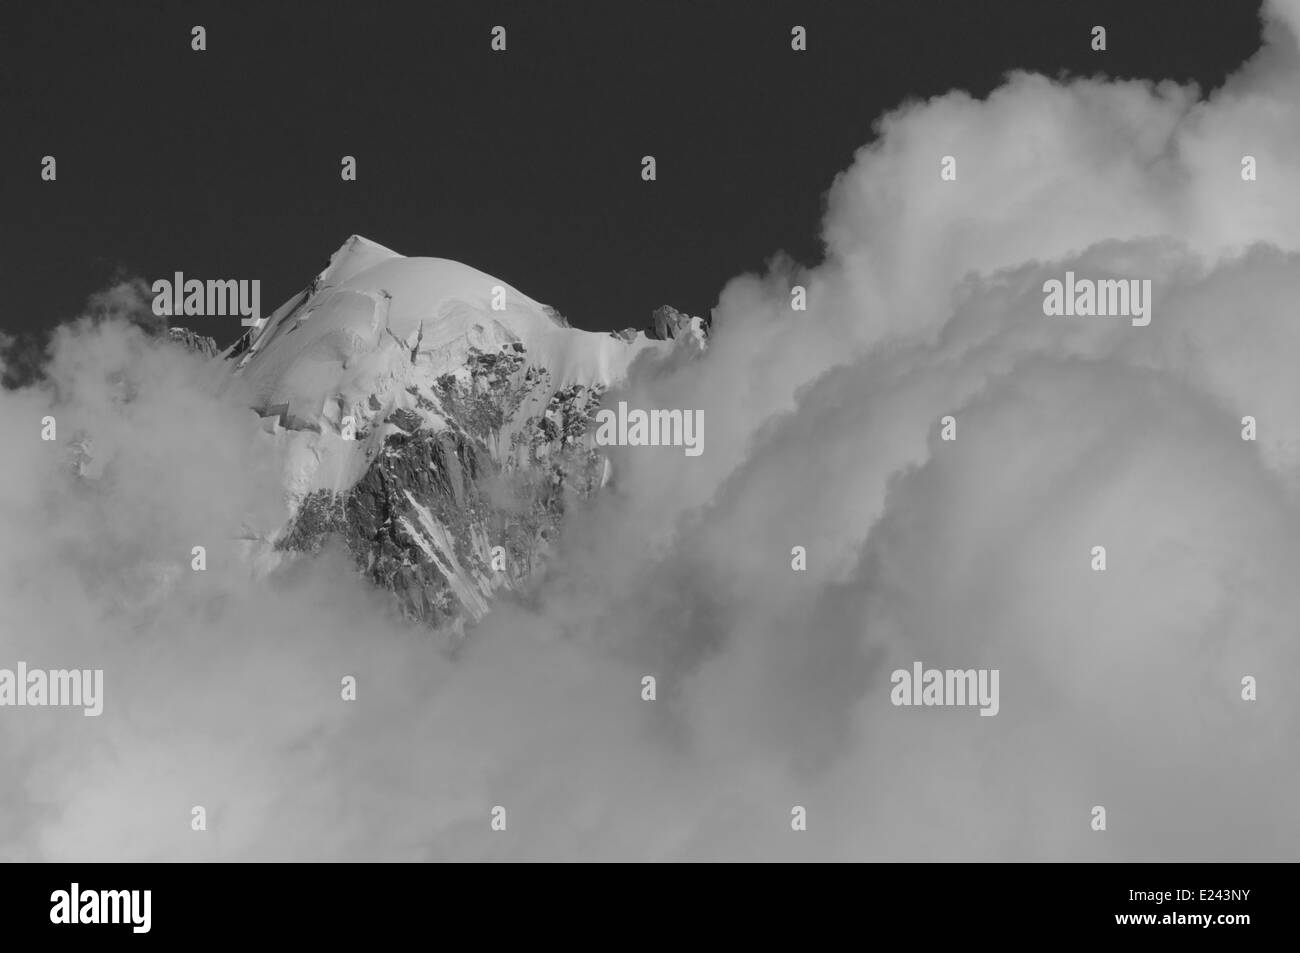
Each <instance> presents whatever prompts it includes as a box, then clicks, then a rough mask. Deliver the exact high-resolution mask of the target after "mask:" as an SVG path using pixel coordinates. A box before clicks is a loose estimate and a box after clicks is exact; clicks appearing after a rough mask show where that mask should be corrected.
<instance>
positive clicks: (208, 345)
mask: <svg viewBox="0 0 1300 953" xmlns="http://www.w3.org/2000/svg"><path fill="white" fill-rule="evenodd" d="M167 337H168V339H169V340H171V341H172V342H174V343H176V344H179V345H180V346H181V347H183V348H185V349H186V350H187V351H193V352H194V353H195V354H201V355H203V356H204V357H216V356H217V354H218V352H219V351H220V350H221V349H220V348H218V347H217V342H216V340H215V339H214V338H210V337H206V336H204V335H202V334H196V333H195V332H194V331H191V330H190V329H189V328H168V329H167Z"/></svg>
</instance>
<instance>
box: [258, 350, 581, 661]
mask: <svg viewBox="0 0 1300 953" xmlns="http://www.w3.org/2000/svg"><path fill="white" fill-rule="evenodd" d="M466 366H467V368H468V369H469V371H470V374H469V379H468V380H466V379H465V378H464V377H463V376H462V377H457V376H456V375H453V374H447V375H444V376H443V377H441V378H439V379H438V380H437V381H436V382H435V386H434V388H433V392H434V396H435V398H436V403H434V402H432V401H430V400H429V399H428V398H425V397H423V396H421V395H420V394H418V393H415V394H413V395H412V396H414V397H416V398H417V403H416V410H410V409H404V408H401V409H398V410H395V411H393V412H392V413H391V414H389V415H388V417H387V418H385V420H384V421H383V423H388V424H391V425H392V426H393V427H394V428H396V430H395V432H392V433H390V434H389V435H388V436H387V438H386V439H385V441H384V443H383V446H382V449H381V450H380V451H379V452H378V453H377V454H376V455H375V458H374V459H373V461H372V462H371V464H370V467H369V469H368V470H367V471H366V473H365V475H364V476H363V477H362V478H361V480H359V481H358V482H357V483H356V484H355V485H354V486H353V487H352V488H351V489H349V490H348V491H347V492H345V493H341V494H335V493H332V492H330V491H325V490H321V491H317V492H314V493H311V494H309V495H308V496H307V497H306V498H304V499H303V501H302V502H301V504H300V506H299V509H298V512H297V514H296V516H295V518H294V520H293V522H292V523H291V525H290V527H289V529H288V531H287V532H286V533H285V535H284V536H283V537H282V538H281V539H280V541H279V542H278V544H277V546H278V548H281V549H286V550H298V551H306V552H317V551H319V550H320V548H321V546H322V545H324V543H325V542H326V540H327V539H329V538H331V537H334V538H338V539H340V540H341V541H342V542H343V543H344V544H345V545H346V547H347V549H348V551H349V552H350V553H351V555H352V557H353V558H354V559H355V561H356V564H357V568H358V569H359V570H360V571H361V572H362V573H363V574H365V575H366V576H367V577H368V578H369V579H371V580H372V581H373V582H374V583H375V584H377V585H380V586H383V587H384V588H386V589H388V590H389V591H391V592H392V593H393V595H394V597H395V598H396V599H397V601H398V604H399V605H400V607H401V611H402V612H403V614H404V615H405V616H406V617H407V618H409V619H411V620H413V621H417V622H419V623H422V624H424V625H427V626H429V627H430V628H434V629H437V630H440V631H443V632H445V633H448V634H450V635H451V636H452V639H453V641H455V640H457V639H458V638H459V637H461V636H463V634H464V627H465V625H466V624H467V623H469V622H472V621H475V620H477V619H478V618H481V617H482V615H483V614H485V613H486V612H487V609H488V604H489V601H490V600H491V598H492V596H493V594H494V593H495V592H496V591H497V590H499V589H501V588H515V587H517V586H518V585H519V584H520V583H522V582H523V580H525V579H526V578H528V576H530V575H531V574H532V573H533V572H534V571H535V570H536V569H537V568H538V567H539V566H540V564H541V563H542V561H544V559H545V554H546V552H547V550H548V548H549V545H550V543H551V542H552V540H553V539H554V537H555V535H556V533H557V532H558V529H559V525H560V523H561V521H562V520H563V517H564V514H565V511H566V508H567V507H568V506H569V505H570V502H571V501H572V500H574V499H577V498H585V497H586V496H588V495H590V494H591V493H593V492H595V491H596V490H597V489H598V488H599V486H600V480H601V476H602V474H603V472H604V460H603V458H602V457H600V456H599V455H598V454H597V453H596V452H595V451H594V450H592V449H590V448H589V447H588V446H587V442H586V440H585V436H586V434H587V432H588V431H589V430H590V429H591V428H592V427H593V425H594V418H595V413H596V410H597V409H599V401H600V397H601V389H600V388H599V387H595V388H589V387H586V386H583V385H580V384H575V385H571V386H569V387H565V388H561V389H558V390H556V389H553V387H552V385H551V383H550V372H549V371H547V370H546V369H545V368H542V367H537V366H527V365H526V363H525V352H524V350H523V346H522V345H519V344H512V345H507V346H505V347H503V348H502V349H501V351H500V352H498V353H478V352H474V353H471V355H470V359H469V361H468V362H467V365H466ZM525 405H527V407H528V408H530V409H531V408H537V409H540V413H532V414H529V415H527V416H523V414H524V408H525ZM426 412H427V413H429V414H430V415H431V417H432V415H435V414H436V415H437V417H438V418H439V422H438V424H437V426H436V427H434V426H431V425H430V424H429V423H428V422H427V421H426V418H425V417H424V416H423V414H424V413H426ZM362 435H363V434H359V436H362ZM497 547H500V549H497ZM494 555H495V558H494Z"/></svg>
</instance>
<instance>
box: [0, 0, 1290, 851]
mask: <svg viewBox="0 0 1300 953" xmlns="http://www.w3.org/2000/svg"><path fill="white" fill-rule="evenodd" d="M1298 32H1300V5H1298V4H1296V3H1295V2H1287V3H1277V2H1275V3H1272V4H1271V5H1269V6H1268V8H1267V21H1266V24H1265V31H1264V37H1265V46H1264V48H1263V49H1262V50H1261V52H1260V53H1259V54H1258V56H1257V57H1255V58H1254V59H1253V60H1252V61H1251V62H1250V63H1248V64H1245V65H1244V66H1243V68H1242V69H1241V70H1240V71H1239V73H1238V74H1237V75H1236V76H1234V77H1232V78H1231V79H1230V80H1229V81H1228V83H1227V84H1226V85H1225V86H1224V87H1223V88H1222V89H1219V90H1215V91H1213V92H1211V93H1208V94H1203V93H1202V91H1199V90H1196V89H1191V88H1187V87H1181V86H1178V85H1175V84H1170V83H1163V84H1151V83H1142V82H1132V81H1124V82H1116V81H1109V80H1106V79H1101V78H1094V79H1076V80H1069V81H1058V80H1049V79H1046V78H1044V77H1041V76H1034V75H1029V74H1023V73H1017V74H1012V75H1010V76H1008V78H1007V80H1006V82H1005V83H1004V85H1003V86H1002V87H1000V88H999V89H998V90H996V91H995V92H994V93H993V94H991V95H990V96H989V97H988V98H987V99H985V100H975V99H972V98H971V97H970V96H968V95H966V94H964V93H960V92H954V93H950V94H947V95H945V96H941V97H937V98H935V99H932V100H930V101H927V102H919V103H910V104H906V105H904V106H901V107H900V108H899V109H897V110H896V111H894V112H892V113H890V114H889V115H887V116H885V117H883V118H882V119H881V120H880V121H879V124H878V129H877V133H878V135H877V137H876V139H875V140H874V141H873V142H872V143H871V144H869V145H867V146H864V148H863V149H862V150H861V151H860V152H859V154H858V155H857V156H856V158H855V161H854V163H853V165H852V166H851V167H850V168H849V169H848V170H847V171H845V172H844V173H843V174H842V175H841V176H839V178H838V179H837V180H836V182H835V183H834V184H833V186H832V188H831V190H830V193H829V196H828V205H827V207H828V211H827V215H826V220H825V227H824V240H825V258H824V261H823V262H822V263H821V264H819V265H817V266H816V267H813V268H811V269H802V268H799V267H798V266H795V265H794V264H792V263H790V262H787V261H784V260H783V259H779V258H778V259H775V260H774V261H773V263H772V266H771V268H770V269H769V271H768V272H767V273H766V274H764V275H753V276H744V277H741V278H737V279H736V280H734V281H733V282H731V283H730V284H729V285H728V286H727V287H726V288H725V289H724V290H723V291H722V294H721V297H720V300H719V304H718V308H717V309H716V312H715V316H714V325H713V339H712V342H711V346H710V349H709V351H708V353H707V354H706V355H705V356H704V357H703V358H702V359H698V360H679V361H674V362H661V363H658V364H652V363H649V362H647V363H644V364H642V365H639V366H638V367H637V368H636V369H635V373H634V375H633V378H632V380H631V381H630V382H629V384H628V386H627V388H626V389H625V392H624V393H623V394H621V395H611V396H612V397H613V399H615V400H617V399H620V397H621V398H622V399H627V400H629V401H630V402H633V403H635V404H637V405H639V406H660V407H681V408H691V409H701V410H703V412H704V416H705V421H706V426H707V442H706V450H705V453H704V454H703V455H702V456H699V457H694V458H688V457H684V456H683V455H682V454H681V453H680V452H673V451H671V450H663V451H661V452H659V451H654V450H649V449H643V448H626V449H622V450H616V451H615V465H616V472H617V474H618V479H617V481H616V485H615V486H614V487H613V488H612V490H611V492H608V493H605V494H602V495H600V496H598V497H597V498H596V499H595V500H593V501H592V503H591V505H590V506H589V507H586V508H584V509H581V510H578V511H576V512H575V513H574V515H573V517H572V519H571V521H570V523H569V525H568V526H567V527H566V531H565V534H564V536H563V538H562V539H561V541H560V543H559V546H558V551H557V552H556V554H555V558H554V560H553V561H552V562H551V564H550V567H549V569H548V572H547V576H546V578H545V579H543V580H540V582H539V586H538V589H537V591H536V592H535V593H533V594H532V598H530V599H529V600H527V602H520V603H518V604H502V605H500V606H499V607H498V608H497V609H495V610H494V611H493V612H492V613H491V614H490V615H489V616H488V617H487V619H486V620H485V621H484V623H483V624H482V625H481V626H480V627H479V629H478V630H477V631H476V633H475V634H474V637H473V638H472V639H471V640H470V642H469V643H468V644H467V647H466V649H465V651H464V652H463V653H462V654H461V655H460V656H459V657H458V658H457V659H455V660H454V661H453V660H449V659H448V658H446V657H445V656H443V655H442V654H441V653H439V652H438V651H437V649H436V648H435V647H434V645H433V644H432V643H431V642H430V641H429V640H428V639H427V638H424V637H422V636H421V634H420V633H418V632H413V631H411V630H410V629H408V628H406V627H405V626H404V625H402V624H401V623H400V622H399V621H398V620H396V619H395V618H394V617H393V615H392V612H391V608H390V606H389V605H388V602H387V600H386V599H385V598H384V596H383V594H382V593H378V592H376V591H374V590H373V589H371V588H369V587H368V586H367V585H366V584H365V583H364V582H363V581H362V580H360V579H358V578H357V577H356V576H355V575H354V573H353V572H352V570H351V568H350V566H349V564H348V562H347V560H346V559H345V558H343V557H342V556H341V555H339V554H331V553H327V554H325V555H324V556H323V557H321V558H319V559H315V560H302V561H297V562H294V563H291V564H286V565H283V566H279V567H275V568H273V569H271V570H270V571H267V567H265V566H257V565H254V564H252V563H251V562H250V560H249V558H248V554H249V553H250V552H253V551H255V550H256V541H253V540H247V539H244V538H243V536H245V535H247V534H246V532H245V530H244V527H246V526H248V525H264V524H265V522H267V521H270V522H274V520H275V519H276V518H277V517H278V516H279V515H280V510H279V509H278V508H280V507H283V505H284V504H283V502H282V492H281V489H280V487H279V485H278V482H277V475H276V472H275V468H274V466H273V464H272V461H271V460H270V459H269V454H268V452H267V445H266V443H265V435H264V434H262V433H261V431H260V430H259V429H258V427H257V422H256V420H255V419H254V418H253V417H252V415H251V414H249V413H248V412H247V409H246V408H247V406H248V401H247V400H246V397H245V395H242V394H241V393H240V392H239V389H238V385H237V384H232V382H231V381H230V380H229V378H227V377H225V376H224V375H223V374H222V372H221V370H220V368H217V367H212V366H208V365H204V364H201V363H200V362H198V361H197V359H191V358H188V357H186V356H185V355H183V354H182V353H181V352H179V351H178V350H177V349H175V348H172V347H170V346H169V345H166V344H162V343H159V342H157V341H155V340H152V339H151V338H149V337H147V336H146V335H145V334H143V333H141V332H140V330H138V329H136V328H133V327H131V326H130V324H129V322H126V321H120V320H116V321H114V320H110V321H107V322H104V321H99V322H90V321H83V322H80V323H77V324H73V325H69V326H67V327H65V328H63V329H60V331H59V332H58V334H57V335H56V339H55V341H54V343H53V345H52V348H51V359H50V363H49V367H48V375H47V380H46V381H45V382H44V383H43V384H41V385H37V386H32V387H28V388H24V389H20V390H12V391H8V392H5V393H4V394H3V395H2V396H0V399H2V400H3V402H4V412H3V414H0V427H3V428H4V431H3V433H0V440H3V442H4V446H5V447H6V448H7V449H8V451H9V452H8V455H7V457H6V459H5V462H4V464H3V467H4V476H5V486H6V488H7V491H8V492H7V493H6V494H5V496H4V498H3V500H0V506H2V507H3V510H4V512H3V521H4V525H5V526H6V528H7V532H6V534H5V540H4V543H3V544H0V562H2V563H3V566H0V578H3V579H4V580H5V582H4V583H3V586H4V590H3V598H2V599H0V665H11V664H13V663H14V662H15V661H17V660H18V659H25V660H27V661H28V662H29V663H30V664H32V665H41V666H43V667H48V668H55V667H64V666H76V667H82V668H86V667H102V668H104V670H105V693H106V702H105V712H104V714H103V715H102V716H101V717H99V718H83V717H81V715H80V713H79V712H61V711H42V710H31V709H26V710H24V709H8V710H6V712H5V714H4V716H3V718H0V757H3V759H4V763H5V764H6V766H7V767H8V768H9V770H6V771H5V772H4V773H3V778H2V779H0V856H4V857H5V858H7V859H110V858H129V859H145V858H179V859H249V858H260V859H264V858H309V859H359V858H380V859H469V858H486V859H506V858H528V859H531V858H560V859H570V858H573V859H596V858H626V859H718V858H732V859H763V858H785V859H804V858H817V859H891V860H898V859H1048V860H1057V859H1085V860H1087V859H1098V860H1103V859H1106V860H1110V859H1123V860H1191V859H1199V860H1208V859H1239V860H1253V859H1282V858H1284V857H1287V856H1289V854H1288V852H1289V851H1293V849H1294V848H1293V845H1294V844H1295V843H1296V842H1297V837H1298V836H1300V821H1297V819H1296V817H1295V813H1294V810H1293V807H1292V805H1291V803H1290V800H1291V799H1290V796H1289V792H1292V791H1294V790H1295V789H1296V786H1297V782H1300V765H1297V763H1296V762H1295V760H1294V756H1293V751H1294V745H1293V743H1292V742H1291V740H1290V737H1289V732H1290V731H1291V729H1292V728H1293V726H1294V725H1295V724H1296V723H1297V721H1298V718H1297V716H1298V715H1300V712H1298V711H1297V703H1296V701H1295V700H1294V696H1293V694H1292V693H1290V692H1289V690H1288V689H1289V685H1290V683H1291V682H1292V681H1293V680H1294V679H1295V677H1296V676H1297V674H1298V673H1300V647H1298V645H1297V640H1296V638H1295V631H1294V629H1295V619H1296V618H1297V617H1298V616H1300V611H1298V610H1300V604H1298V603H1300V596H1298V595H1297V593H1296V590H1295V587H1294V584H1293V580H1294V579H1295V578H1296V576H1297V571H1298V570H1300V422H1298V420H1297V417H1296V413H1295V408H1297V407H1300V377H1298V376H1297V375H1296V374H1295V359H1296V356H1297V355H1300V326H1298V325H1297V324H1296V322H1295V321H1294V320H1293V318H1292V310H1293V308H1294V302H1295V301H1296V300H1297V299H1298V297H1300V216H1298V215H1297V214H1296V213H1297V212H1298V211H1300V207H1298V205H1300V203H1298V199H1300V168H1298V167H1297V165H1298V160H1297V159H1296V156H1297V155H1300V83H1297V82H1296V80H1297V78H1298V77H1297V68H1298V66H1300V57H1298V55H1297V46H1296V36H1297V33H1298ZM1247 154H1249V155H1251V156H1254V157H1255V159H1256V162H1257V164H1258V169H1259V176H1258V180H1257V181H1254V182H1245V181H1243V180H1242V178H1241V174H1240V169H1241V159H1242V156H1244V155H1247ZM944 155H952V156H954V157H956V159H957V168H958V179H957V181H956V182H942V181H940V179H939V168H940V159H941V157H942V156H944ZM817 186H818V184H817V183H809V184H808V187H810V188H815V187H817ZM1067 270H1070V271H1074V272H1076V273H1077V274H1079V275H1090V276H1107V277H1129V278H1139V279H1149V280H1150V281H1151V282H1152V288H1153V295H1154V307H1153V319H1152V322H1151V324H1150V326H1148V327H1142V328H1139V327H1133V326H1131V325H1130V323H1129V322H1128V321H1127V320H1126V319H1123V318H1106V317H1093V318H1083V317H1074V318H1064V317H1055V318H1049V317H1046V316H1044V314H1043V310H1042V300H1043V283H1044V282H1045V281H1046V280H1048V279H1051V278H1060V277H1061V276H1062V275H1063V274H1064V273H1065V272H1066V271H1067ZM795 284H800V285H803V286H805V287H806V288H807V289H808V301H809V306H808V310H807V311H802V312H801V311H792V310H791V308H790V293H789V292H790V288H791V286H792V285H795ZM106 300H107V302H108V304H112V302H114V301H116V302H118V304H119V305H121V304H122V303H123V301H126V302H127V303H128V304H129V295H127V294H126V292H125V291H122V290H120V289H119V292H118V293H115V294H114V295H113V296H111V298H110V299H106ZM101 304H104V302H101ZM105 306H107V305H105ZM45 414H53V415H55V416H56V418H57V420H58V427H59V440H58V441H56V442H54V443H48V442H42V441H40V440H39V439H38V434H39V421H40V419H41V417H42V416H44V415H45ZM945 415H952V416H953V417H954V418H955V419H956V422H957V423H956V426H957V440H956V441H951V442H948V441H942V440H940V437H939V421H940V419H941V418H942V417H944V416H945ZM1246 415H1250V416H1253V417H1255V418H1256V419H1257V421H1258V428H1259V439H1258V441H1256V442H1248V441H1243V440H1242V439H1241V436H1240V430H1241V418H1242V417H1243V416H1246ZM74 463H75V464H76V465H75V466H74V465H73V464H74ZM254 517H256V518H254ZM195 545H205V546H206V547H207V550H208V571H207V572H205V573H193V572H191V571H190V569H189V561H190V550H191V547H193V546H195ZM796 545H800V546H804V547H806V549H807V552H808V571H807V572H802V573H800V572H793V571H792V570H791V565H790V559H791V555H790V554H791V547H793V546H796ZM1095 545H1104V546H1105V547H1106V549H1107V553H1108V568H1107V571H1106V572H1105V573H1096V572H1093V571H1092V570H1091V568H1090V551H1091V548H1092V547H1093V546H1095ZM916 660H920V661H922V662H924V663H925V664H926V665H927V666H934V667H940V668H996V669H999V670H1000V672H1001V682H1000V684H1001V703H1000V711H999V714H998V715H997V716H996V717H991V718H985V717H979V716H978V715H977V714H976V712H975V711H974V710H970V709H945V708H936V709H925V708H898V707H894V706H893V705H891V704H890V700H889V688H890V681H889V676H890V672H891V671H892V670H893V669H895V668H907V667H910V665H911V663H912V662H913V661H916ZM347 674H351V675H355V676H356V677H357V678H358V701H357V702H356V703H355V704H344V703H342V702H341V701H340V700H339V679H340V678H341V677H342V676H343V675H347ZM645 674H653V675H655V676H656V677H657V678H658V680H659V692H660V694H659V699H658V700H657V701H656V702H654V703H646V702H643V701H641V699H640V679H641V677H642V675H645ZM1243 675H1253V676H1255V677H1257V678H1258V679H1259V686H1260V687H1259V699H1258V701H1256V702H1253V703H1252V702H1244V701H1242V700H1241V698H1240V679H1241V677H1242V676H1243ZM65 716H66V717H65ZM196 804H201V805H204V806H205V807H206V808H207V811H208V817H209V830H208V831H207V832H206V833H203V834H197V833H194V832H192V831H191V830H190V826H189V820H190V813H189V812H190V807H191V806H192V805H196ZM495 805H501V806H504V807H506V808H507V810H508V812H509V829H508V831H507V832H506V833H493V832H492V831H491V830H490V829H489V826H488V817H489V811H490V810H491V808H492V807H493V806H495ZM794 805H803V806H805V807H806V808H807V810H808V817H809V821H808V830H807V831H806V832H803V833H799V834H795V833H793V832H792V831H791V830H790V823H789V822H790V809H791V807H792V806H794ZM1094 805H1104V806H1105V807H1106V809H1107V813H1108V830H1107V831H1106V832H1105V833H1104V834H1099V833H1095V832H1093V831H1092V830H1090V828H1089V821H1090V819H1091V816H1090V813H1089V812H1090V810H1091V808H1092V807H1093V806H1094Z"/></svg>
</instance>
